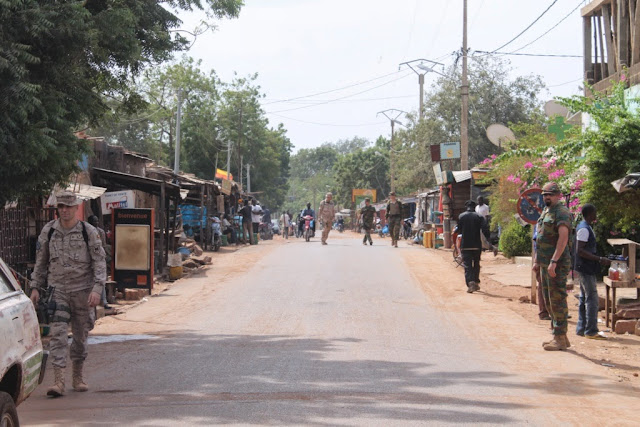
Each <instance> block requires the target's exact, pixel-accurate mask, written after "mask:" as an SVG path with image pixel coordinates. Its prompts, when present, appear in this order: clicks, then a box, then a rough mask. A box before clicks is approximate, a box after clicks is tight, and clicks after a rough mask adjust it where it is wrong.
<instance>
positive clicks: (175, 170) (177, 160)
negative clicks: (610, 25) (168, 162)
mask: <svg viewBox="0 0 640 427" xmlns="http://www.w3.org/2000/svg"><path fill="white" fill-rule="evenodd" d="M181 119H182V89H178V114H177V117H176V154H175V158H174V162H173V173H174V174H175V175H178V172H180V120H181Z"/></svg>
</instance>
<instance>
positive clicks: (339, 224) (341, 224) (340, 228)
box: [336, 222, 344, 233]
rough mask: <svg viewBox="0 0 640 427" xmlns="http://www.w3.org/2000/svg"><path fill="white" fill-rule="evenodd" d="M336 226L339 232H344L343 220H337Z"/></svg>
mask: <svg viewBox="0 0 640 427" xmlns="http://www.w3.org/2000/svg"><path fill="white" fill-rule="evenodd" d="M336 228H337V229H338V231H339V232H340V233H343V232H344V222H338V224H337V226H336Z"/></svg>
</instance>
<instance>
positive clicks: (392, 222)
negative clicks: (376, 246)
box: [385, 191, 402, 248]
mask: <svg viewBox="0 0 640 427" xmlns="http://www.w3.org/2000/svg"><path fill="white" fill-rule="evenodd" d="M389 198H390V200H389V203H387V213H386V214H385V217H386V219H387V223H388V224H389V234H390V235H391V246H393V247H395V248H397V247H398V239H399V238H400V224H401V223H402V202H400V200H397V199H396V192H395V191H392V192H391V193H389Z"/></svg>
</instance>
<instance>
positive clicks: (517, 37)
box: [488, 0, 558, 54]
mask: <svg viewBox="0 0 640 427" xmlns="http://www.w3.org/2000/svg"><path fill="white" fill-rule="evenodd" d="M556 3H558V0H553V2H551V4H550V5H549V6H548V7H547V8H546V9H545V10H544V12H542V14H540V16H538V17H537V18H536V19H535V20H534V21H533V22H532V23H531V24H529V25H528V26H527V28H525V29H524V30H522V31H521V32H520V33H519V34H518V35H517V36H515V37H514V38H512V39H511V40H509V41H508V42H506V43H505V44H503V45H502V46H500V47H499V48H496V49H494V50H492V51H491V52H489V53H488V54H493V53H496V52H498V51H499V50H500V49H504V48H505V47H507V46H509V45H510V44H511V43H513V42H514V41H516V40H517V39H519V38H520V36H522V35H523V34H524V33H526V32H527V31H528V30H529V29H530V28H531V27H533V26H534V25H535V24H536V23H537V22H538V21H539V20H540V19H542V17H543V16H544V15H546V14H547V12H549V10H550V9H551V8H552V7H553V6H554V5H555V4H556Z"/></svg>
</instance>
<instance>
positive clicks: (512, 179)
mask: <svg viewBox="0 0 640 427" xmlns="http://www.w3.org/2000/svg"><path fill="white" fill-rule="evenodd" d="M507 181H510V182H515V177H514V176H513V175H509V176H508V177H507Z"/></svg>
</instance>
